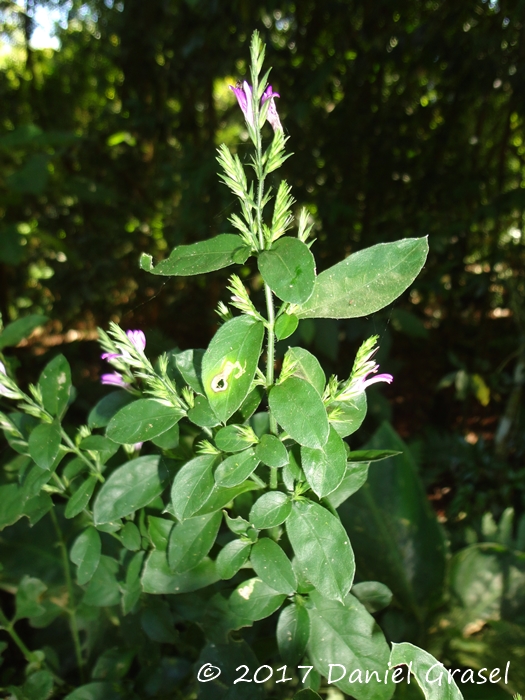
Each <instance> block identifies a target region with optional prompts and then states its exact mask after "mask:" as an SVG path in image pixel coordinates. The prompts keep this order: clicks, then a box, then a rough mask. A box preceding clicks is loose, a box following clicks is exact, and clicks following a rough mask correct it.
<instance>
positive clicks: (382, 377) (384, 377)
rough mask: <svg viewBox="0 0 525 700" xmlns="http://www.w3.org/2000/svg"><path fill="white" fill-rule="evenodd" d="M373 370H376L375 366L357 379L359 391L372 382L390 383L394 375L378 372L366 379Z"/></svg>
mask: <svg viewBox="0 0 525 700" xmlns="http://www.w3.org/2000/svg"><path fill="white" fill-rule="evenodd" d="M373 372H377V368H376V369H374V370H372V371H371V372H367V373H366V374H365V376H364V377H361V378H360V379H359V383H360V389H361V391H364V390H365V389H367V388H368V387H369V386H371V385H372V384H377V382H386V383H387V384H392V382H393V381H394V377H393V376H392V375H391V374H378V375H377V376H375V377H371V378H370V379H367V377H368V375H369V374H372V373H373Z"/></svg>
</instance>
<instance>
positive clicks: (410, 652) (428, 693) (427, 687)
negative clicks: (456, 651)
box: [390, 642, 463, 700]
mask: <svg viewBox="0 0 525 700" xmlns="http://www.w3.org/2000/svg"><path fill="white" fill-rule="evenodd" d="M390 664H391V666H399V665H401V664H404V665H406V666H408V667H409V669H410V672H411V673H412V674H413V675H414V677H415V679H416V681H417V684H418V685H419V687H420V688H421V690H422V691H423V693H424V695H425V700H463V695H462V694H461V692H460V690H459V688H458V686H457V685H456V682H455V680H454V678H453V677H452V676H449V674H448V673H447V671H446V670H445V669H444V668H443V666H442V664H440V662H439V661H438V660H437V659H435V658H434V657H433V656H432V655H431V654H429V653H428V652H426V651H423V649H419V648H418V647H416V646H414V645H413V644H409V643H408V642H403V643H402V644H396V643H395V642H394V644H392V653H391V654H390ZM432 667H434V668H432ZM431 669H432V670H431ZM440 674H443V676H442V677H441V681H442V682H437V681H438V679H440ZM429 681H430V682H429ZM431 681H433V682H431Z"/></svg>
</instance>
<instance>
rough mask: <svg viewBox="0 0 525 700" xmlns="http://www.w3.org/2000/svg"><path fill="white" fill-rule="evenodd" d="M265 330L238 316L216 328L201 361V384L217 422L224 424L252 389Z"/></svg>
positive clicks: (256, 323) (247, 317)
mask: <svg viewBox="0 0 525 700" xmlns="http://www.w3.org/2000/svg"><path fill="white" fill-rule="evenodd" d="M263 337H264V326H263V324H262V323H261V322H260V321H254V320H253V319H252V318H250V317H249V316H237V317H236V318H232V319H230V320H229V321H227V322H226V323H225V324H224V325H223V326H221V327H220V328H219V330H218V331H217V333H216V334H215V335H214V337H213V338H212V340H211V343H210V345H209V346H208V349H207V350H206V352H205V353H204V357H203V359H202V382H203V385H204V390H205V392H206V396H207V397H208V401H209V402H210V405H211V407H212V409H213V411H214V412H215V415H216V416H217V418H218V419H219V420H220V421H222V422H223V423H225V422H226V421H227V420H228V418H230V416H232V415H233V413H235V411H236V410H237V409H238V408H239V407H240V406H241V404H242V403H243V401H244V399H245V398H246V397H247V396H248V393H249V391H250V389H251V386H252V381H253V378H254V376H255V370H256V369H257V364H258V362H259V355H260V354H261V348H262V341H263Z"/></svg>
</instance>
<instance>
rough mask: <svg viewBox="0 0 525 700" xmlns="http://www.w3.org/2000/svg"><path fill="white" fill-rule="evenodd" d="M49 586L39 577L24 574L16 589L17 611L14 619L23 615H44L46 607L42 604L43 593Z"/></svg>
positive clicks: (19, 618)
mask: <svg viewBox="0 0 525 700" xmlns="http://www.w3.org/2000/svg"><path fill="white" fill-rule="evenodd" d="M46 590H47V586H46V584H45V583H43V582H42V581H41V580H40V579H38V578H32V577H31V576H27V575H26V576H24V578H23V579H22V580H21V581H20V584H19V586H18V589H17V591H16V599H15V602H16V613H15V617H14V620H21V619H22V618H23V617H38V616H39V615H42V613H43V612H44V610H45V608H44V607H43V606H42V605H41V604H40V599H41V598H42V595H43V593H44V592H45V591H46Z"/></svg>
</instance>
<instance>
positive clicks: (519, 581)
mask: <svg viewBox="0 0 525 700" xmlns="http://www.w3.org/2000/svg"><path fill="white" fill-rule="evenodd" d="M449 581H450V592H451V594H452V596H453V600H454V602H455V603H456V604H459V606H458V607H459V610H458V609H456V611H455V612H456V617H457V618H458V624H459V625H460V626H461V627H462V628H463V629H464V628H465V627H466V626H467V625H468V624H470V623H474V624H479V622H480V621H485V620H500V619H504V620H508V621H509V622H513V623H516V624H519V625H525V554H524V553H522V552H513V551H511V550H509V549H508V548H506V547H503V546H501V545H498V544H493V543H492V542H483V543H479V544H474V545H471V546H470V547H465V548H464V549H462V550H460V551H459V552H458V553H457V554H455V555H454V557H453V558H452V561H451V562H450V574H449Z"/></svg>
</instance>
